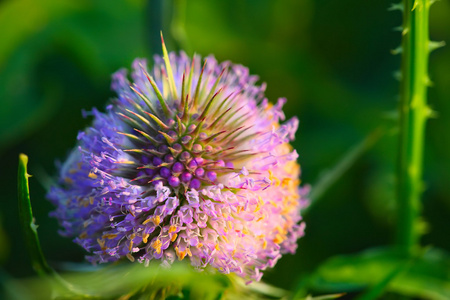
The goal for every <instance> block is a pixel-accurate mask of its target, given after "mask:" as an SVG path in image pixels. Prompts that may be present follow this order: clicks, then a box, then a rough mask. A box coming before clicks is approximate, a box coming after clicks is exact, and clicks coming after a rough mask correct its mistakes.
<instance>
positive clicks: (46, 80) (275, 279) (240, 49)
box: [0, 0, 450, 288]
mask: <svg viewBox="0 0 450 300" xmlns="http://www.w3.org/2000/svg"><path fill="white" fill-rule="evenodd" d="M162 2H164V1H144V0H97V1H88V0H64V1H55V0H4V1H0V162H1V165H0V176H1V180H0V191H1V194H0V197H1V205H0V264H1V268H2V270H3V271H2V272H3V273H5V274H8V276H11V277H16V278H19V277H25V276H31V275H33V271H32V268H31V265H30V261H29V258H28V256H27V253H26V249H25V248H24V242H23V240H22V238H21V232H20V224H19V221H18V209H17V196H16V193H17V182H16V180H17V178H16V177H17V171H16V170H17V162H18V155H19V153H26V154H27V155H28V156H29V158H30V162H29V173H30V174H32V175H33V177H32V178H31V179H30V189H31V199H32V205H33V210H34V215H35V218H36V223H37V224H38V225H39V229H38V232H39V237H40V240H41V245H42V248H43V252H44V254H45V256H46V257H47V259H48V260H49V262H50V264H52V265H53V266H54V267H55V268H57V269H58V265H59V263H60V262H62V261H71V262H82V261H83V255H84V253H83V251H82V249H81V248H80V247H79V246H77V245H75V244H73V243H72V242H71V241H70V240H68V239H64V238H61V237H60V236H59V235H58V234H57V223H56V221H55V220H54V219H51V218H49V217H48V213H49V211H51V210H52V206H51V205H50V203H48V202H47V200H46V199H45V193H46V187H47V186H48V185H49V184H50V183H51V180H52V177H53V176H54V175H55V173H56V168H55V160H56V159H61V160H63V159H64V158H65V156H66V154H67V153H68V151H69V149H70V148H71V147H73V146H74V145H75V141H76V135H77V132H78V131H79V130H82V129H83V128H84V127H85V126H87V125H88V124H89V122H90V120H89V119H83V118H82V116H81V111H82V109H86V110H90V109H91V108H92V107H97V108H99V109H103V108H104V106H105V103H106V101H108V99H109V98H111V97H114V94H113V93H112V92H111V90H110V78H111V74H112V73H113V72H115V71H116V70H118V69H120V68H124V67H125V68H129V67H130V65H131V62H132V60H133V59H134V58H135V57H148V58H151V57H152V55H153V53H155V52H159V51H160V49H159V46H158V47H155V45H159V44H158V43H155V34H156V35H158V34H159V28H158V26H159V25H158V24H163V28H162V30H163V33H164V35H165V38H166V40H167V44H168V47H169V48H171V49H172V50H174V49H175V48H177V45H178V44H176V43H174V42H173V38H172V37H173V36H174V35H175V36H176V34H177V33H179V32H178V31H176V28H175V30H172V29H171V27H170V26H169V25H168V24H167V20H169V19H170V15H171V14H172V12H171V11H170V8H168V3H169V4H170V3H175V4H176V2H177V1H173V0H171V1H165V4H164V5H163V7H161V3H162ZM391 4H392V1H391V0H367V1H351V0H341V1H334V0H292V1H288V0H283V1H273V0H253V1H252V0H227V1H204V0H188V1H186V8H185V11H184V12H183V11H181V13H182V14H184V18H185V26H184V30H185V34H186V35H185V36H186V40H185V43H184V46H185V48H186V51H187V52H188V54H190V55H191V54H193V53H194V52H196V53H199V54H201V55H208V54H214V55H215V56H216V58H217V59H218V60H219V61H223V60H231V61H233V62H235V63H240V64H243V65H245V66H248V67H249V69H250V72H251V73H253V74H258V75H259V76H260V78H261V79H260V82H266V83H267V84H268V87H267V92H266V95H267V97H268V98H269V99H270V100H271V101H272V102H275V101H276V99H277V98H278V97H286V98H287V99H288V102H287V104H286V105H285V112H286V116H287V117H288V118H289V117H292V116H294V115H296V116H298V117H299V119H300V128H299V131H298V134H297V138H296V141H295V142H294V146H295V148H296V149H297V151H298V152H299V154H300V157H299V161H300V163H301V165H302V171H303V174H302V181H303V182H304V183H309V184H311V185H312V187H313V188H314V184H315V183H316V182H317V181H318V180H319V178H320V177H321V176H323V174H325V172H326V171H327V170H329V169H332V168H333V167H334V166H335V164H336V163H338V162H339V160H340V159H341V158H342V157H343V156H344V154H345V153H346V152H347V151H348V150H349V149H351V148H352V147H354V145H356V144H358V143H359V142H361V141H362V140H364V138H365V137H366V136H368V135H369V134H370V133H371V132H373V130H375V129H376V128H379V127H380V126H381V127H383V128H385V134H384V135H383V136H382V137H381V138H380V139H379V140H378V141H377V142H376V143H375V145H374V146H373V147H371V148H370V149H369V150H368V151H367V152H365V153H364V154H363V155H362V156H361V157H359V158H358V159H357V160H356V161H355V162H354V163H353V164H352V166H351V167H350V169H349V170H348V171H347V172H345V174H344V175H343V176H342V177H341V178H340V179H339V180H337V181H336V183H335V184H334V185H333V186H332V187H331V188H330V189H328V190H327V191H326V192H325V193H324V194H323V196H322V197H321V198H319V199H318V202H317V203H315V204H314V205H313V206H311V208H310V209H309V210H308V212H307V213H306V214H305V217H304V218H305V221H306V223H307V231H306V236H305V237H304V238H302V239H301V240H300V241H299V247H298V251H297V253H296V254H295V255H285V256H284V257H283V259H282V260H281V261H280V262H279V263H278V264H277V266H276V267H275V268H274V269H273V270H270V271H267V272H266V275H265V277H264V280H265V281H267V282H269V283H272V284H274V285H277V286H280V287H283V288H291V287H292V286H294V285H296V284H297V282H298V281H299V280H301V279H302V277H304V276H307V274H310V273H311V272H312V271H314V270H315V269H316V268H317V267H318V266H320V264H321V263H322V262H324V261H325V260H326V259H327V258H329V257H332V256H334V255H337V254H351V253H357V252H360V251H362V250H364V249H367V248H373V247H380V246H384V245H388V244H390V243H392V241H393V238H394V232H395V202H394V200H395V199H394V197H395V191H394V184H395V158H396V144H397V135H396V129H395V118H396V110H397V104H398V90H399V89H398V81H397V80H396V79H395V77H396V76H395V74H396V72H397V71H398V70H399V67H400V57H399V56H394V55H393V54H391V50H392V49H395V48H397V47H398V46H399V44H400V33H399V32H398V31H396V30H395V28H396V27H397V26H399V25H400V24H401V14H400V12H398V11H389V10H388V8H389V7H390V5H391ZM161 11H163V12H165V13H163V14H161V13H160V12H161ZM449 16H450V3H449V2H448V1H445V0H443V1H439V2H437V3H436V4H434V5H433V7H432V9H431V16H430V22H431V25H430V31H431V37H432V39H433V40H445V41H450V30H449V28H450V18H449ZM161 18H162V20H161ZM164 18H166V19H164ZM169 50H170V49H169ZM449 66H450V50H449V47H448V46H447V47H444V48H442V49H439V50H437V51H435V52H433V53H432V55H431V60H430V77H431V79H432V81H433V82H434V86H433V87H432V88H431V89H430V90H429V103H430V105H431V107H432V108H433V109H434V110H435V111H436V112H437V117H436V118H434V119H431V120H430V121H429V123H428V127H427V132H426V145H425V167H424V179H425V185H424V196H423V219H424V222H425V224H426V229H427V233H426V234H425V235H424V236H423V238H422V243H423V244H424V245H432V246H436V247H440V248H442V249H445V250H447V251H448V250H450V238H449V228H450V189H449V183H450V134H449V129H450V118H449V114H450V101H449V99H450V73H449V71H448V70H449Z"/></svg>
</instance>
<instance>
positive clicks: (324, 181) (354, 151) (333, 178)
mask: <svg viewBox="0 0 450 300" xmlns="http://www.w3.org/2000/svg"><path fill="white" fill-rule="evenodd" d="M384 133H385V129H383V128H377V129H375V130H374V131H372V132H371V133H370V134H369V135H368V136H367V137H366V138H365V139H364V140H362V141H361V142H359V143H358V144H356V145H355V146H353V147H352V148H350V150H349V151H348V152H347V153H345V154H344V155H343V156H342V158H341V159H340V160H339V162H338V163H336V165H335V166H334V167H333V168H332V169H331V170H327V171H325V172H324V173H323V175H321V176H320V177H319V179H318V180H317V182H316V184H314V185H313V186H312V189H311V194H310V197H309V199H310V201H311V204H310V205H309V207H308V208H307V209H306V210H309V209H310V208H311V207H312V206H313V205H314V204H315V203H316V202H317V201H318V200H319V199H320V198H321V197H322V196H323V195H324V194H325V193H326V191H327V190H328V189H329V188H330V187H331V186H332V185H333V184H335V183H336V182H337V181H338V180H339V178H341V177H342V175H343V174H344V173H345V172H346V171H347V170H348V169H350V167H351V166H352V165H353V164H354V163H355V162H356V161H357V160H358V159H359V158H360V157H361V156H362V155H363V154H364V153H365V152H366V151H368V150H369V149H370V148H371V147H372V146H373V145H374V144H375V143H376V142H377V141H378V140H379V139H380V138H381V137H382V136H383V134H384Z"/></svg>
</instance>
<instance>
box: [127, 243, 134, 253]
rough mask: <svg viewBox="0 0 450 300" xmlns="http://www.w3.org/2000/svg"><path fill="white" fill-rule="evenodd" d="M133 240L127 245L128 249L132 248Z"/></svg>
mask: <svg viewBox="0 0 450 300" xmlns="http://www.w3.org/2000/svg"><path fill="white" fill-rule="evenodd" d="M133 244H134V243H133V241H130V245H128V251H131V249H133Z"/></svg>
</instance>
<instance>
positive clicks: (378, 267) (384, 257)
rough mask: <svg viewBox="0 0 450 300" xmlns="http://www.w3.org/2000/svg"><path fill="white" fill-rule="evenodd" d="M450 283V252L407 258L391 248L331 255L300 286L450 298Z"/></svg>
mask: <svg viewBox="0 0 450 300" xmlns="http://www.w3.org/2000/svg"><path fill="white" fill-rule="evenodd" d="M449 282H450V257H449V255H448V254H447V253H445V252H443V251H440V250H437V249H430V250H428V251H426V252H425V253H424V254H423V255H421V256H417V257H414V258H407V257H404V256H402V255H399V253H398V251H394V250H393V249H390V248H387V249H378V250H369V251H366V252H363V253H361V254H357V255H343V256H337V257H334V258H331V259H329V260H328V261H326V262H325V263H324V264H323V265H322V266H321V267H319V269H318V270H317V271H316V272H315V273H314V274H313V275H312V276H311V277H310V278H309V280H307V282H305V283H303V285H302V286H301V287H300V289H303V290H311V289H312V290H314V291H322V292H357V291H362V290H364V289H367V290H366V293H364V294H362V295H361V296H362V298H363V299H374V297H379V296H380V295H381V294H382V293H383V292H384V291H389V292H394V293H399V294H403V295H407V296H412V297H421V298H426V299H436V300H441V299H442V300H443V299H449V298H450V284H449ZM300 289H299V290H300Z"/></svg>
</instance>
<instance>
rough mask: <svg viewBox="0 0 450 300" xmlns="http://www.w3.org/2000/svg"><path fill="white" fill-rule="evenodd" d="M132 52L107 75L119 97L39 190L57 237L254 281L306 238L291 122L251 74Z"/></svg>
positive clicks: (109, 257) (97, 256)
mask: <svg viewBox="0 0 450 300" xmlns="http://www.w3.org/2000/svg"><path fill="white" fill-rule="evenodd" d="M163 54H164V55H163V57H160V56H155V63H154V67H153V69H151V70H149V69H147V63H146V61H145V60H143V59H136V60H135V61H134V63H133V72H132V74H131V78H132V83H130V82H129V80H128V79H127V73H126V71H125V70H120V71H118V72H116V73H115V74H114V75H113V81H112V89H113V90H114V91H116V92H117V98H116V99H113V100H112V102H111V104H109V105H108V106H107V108H106V112H105V113H102V112H99V111H98V110H96V109H93V111H92V112H91V113H90V114H91V115H92V116H93V124H92V126H91V127H88V128H87V129H85V130H84V131H82V132H80V133H79V134H78V147H76V148H75V149H74V150H73V151H72V152H71V154H70V156H69V158H68V159H67V161H66V162H65V163H64V164H63V165H62V166H61V168H60V173H59V180H58V183H57V184H56V185H55V186H53V187H52V188H51V190H50V192H49V194H48V198H49V199H50V200H51V201H52V202H53V203H54V204H55V206H56V210H55V211H54V212H52V213H51V214H52V215H53V216H55V217H56V218H57V219H58V220H59V222H60V224H61V226H62V228H63V229H62V230H61V234H62V235H64V236H71V237H75V240H74V241H75V242H76V243H78V244H80V245H81V246H82V247H83V248H84V249H86V250H87V251H88V252H89V255H88V256H87V259H88V260H89V261H90V262H92V263H104V262H111V261H116V260H119V259H122V258H124V257H127V258H128V259H129V260H130V261H135V260H138V261H139V262H141V263H145V264H148V263H149V262H150V261H152V260H160V261H161V262H162V264H163V265H170V264H172V263H173V261H175V260H183V259H188V260H189V261H190V263H191V264H192V265H193V266H194V267H196V268H198V269H204V268H206V267H207V266H212V267H214V268H216V269H217V270H219V271H220V272H222V273H230V272H234V273H237V274H238V275H240V276H242V277H244V278H245V279H247V280H250V281H251V280H260V278H261V276H262V272H261V271H262V270H264V269H265V268H267V267H273V266H274V265H275V263H276V262H277V260H278V259H279V258H280V257H281V255H282V254H283V253H288V252H289V253H294V252H295V250H296V247H297V239H298V238H299V237H301V236H302V235H303V234H304V223H302V222H301V215H300V209H301V208H302V207H304V206H305V205H306V203H307V200H306V198H305V196H306V194H307V189H306V188H302V187H299V183H300V181H299V175H300V167H299V165H298V164H297V162H296V159H297V156H298V155H297V153H296V151H295V150H293V149H292V147H291V146H290V145H289V141H290V140H292V139H293V138H294V134H295V132H296V129H297V126H298V120H297V119H296V118H293V119H290V120H289V121H287V122H285V123H284V124H280V123H279V122H280V120H283V119H284V114H283V112H282V110H281V108H282V106H283V104H284V103H285V99H279V100H278V102H277V103H276V104H275V105H272V104H270V103H269V102H268V100H267V99H266V98H264V90H265V85H264V84H263V85H261V86H257V85H255V83H256V81H257V79H258V78H257V77H256V76H252V75H249V72H248V69H247V68H245V67H243V66H240V65H234V64H231V63H229V62H223V63H220V64H219V63H217V62H216V60H215V59H214V57H212V56H210V57H207V58H206V59H205V60H204V63H203V65H201V62H202V59H201V57H199V56H194V58H193V59H192V60H190V59H189V58H188V57H187V56H186V54H185V53H183V52H181V53H180V54H176V53H170V54H168V53H167V50H166V49H165V46H164V42H163Z"/></svg>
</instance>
